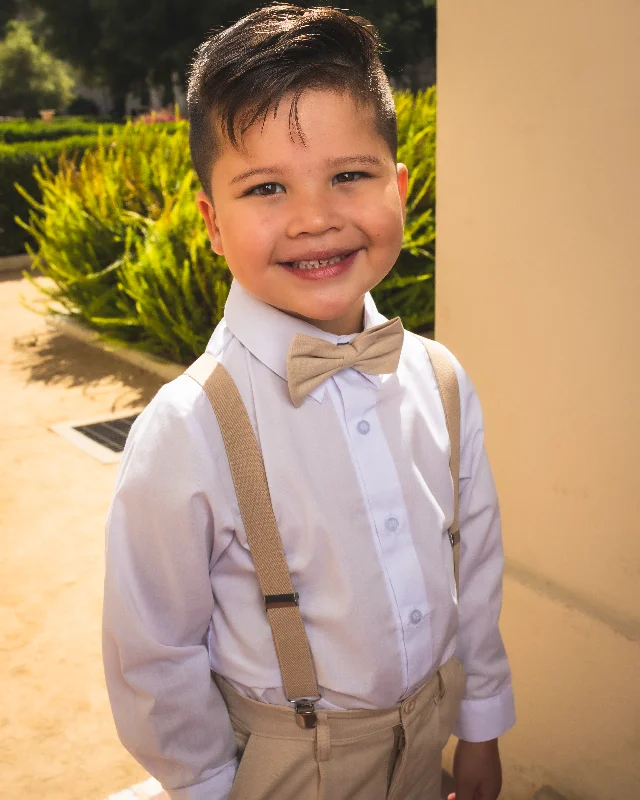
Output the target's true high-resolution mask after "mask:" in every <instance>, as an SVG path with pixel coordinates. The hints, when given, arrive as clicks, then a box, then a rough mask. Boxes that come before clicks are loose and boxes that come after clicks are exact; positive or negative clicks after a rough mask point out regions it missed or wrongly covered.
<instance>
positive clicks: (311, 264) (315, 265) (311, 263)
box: [293, 255, 346, 269]
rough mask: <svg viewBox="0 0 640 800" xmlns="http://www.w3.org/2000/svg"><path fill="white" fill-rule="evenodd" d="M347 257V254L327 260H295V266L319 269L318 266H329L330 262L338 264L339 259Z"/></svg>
mask: <svg viewBox="0 0 640 800" xmlns="http://www.w3.org/2000/svg"><path fill="white" fill-rule="evenodd" d="M345 258H346V255H344V256H334V257H333V258H330V259H328V260H327V261H296V262H294V264H293V266H294V267H297V268H298V269H318V267H328V266H329V265H330V264H337V263H338V262H339V261H343V260H344V259H345Z"/></svg>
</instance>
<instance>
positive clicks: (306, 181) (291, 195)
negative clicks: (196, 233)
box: [197, 90, 407, 334]
mask: <svg viewBox="0 0 640 800" xmlns="http://www.w3.org/2000/svg"><path fill="white" fill-rule="evenodd" d="M290 103H291V98H287V97H285V98H284V99H283V101H282V102H281V104H280V109H279V111H278V114H277V115H276V117H275V118H274V116H273V114H272V113H271V114H270V115H269V116H268V117H267V120H266V122H265V123H264V126H263V125H262V122H261V121H259V122H257V123H255V124H254V125H253V126H252V127H251V128H249V130H248V131H246V132H245V134H244V135H243V138H242V146H241V147H240V148H235V147H233V146H232V145H231V144H229V143H228V142H227V140H226V139H222V138H220V141H221V142H223V145H222V148H221V152H220V155H219V157H218V158H217V160H216V162H215V164H214V166H213V170H212V183H211V194H212V198H213V204H212V203H211V202H210V200H209V199H208V198H207V196H206V194H205V193H204V192H199V193H198V197H197V201H198V207H199V209H200V212H201V213H202V216H203V217H204V220H205V223H206V225H207V230H208V232H209V238H210V239H211V246H212V248H213V250H214V251H215V252H216V253H218V254H219V255H224V256H225V257H226V260H227V263H228V264H229V268H230V269H231V272H232V273H233V275H234V277H235V278H236V279H237V281H238V282H239V283H240V284H241V285H242V286H243V288H245V289H246V290H247V291H248V292H249V293H250V294H252V295H254V296H255V297H257V298H258V299H260V300H263V301H264V302H265V303H268V304H269V305H272V306H275V307H276V308H279V309H281V310H282V311H285V312H287V313H289V314H292V315H294V316H297V317H301V318H302V319H305V320H307V321H309V322H311V323H312V324H313V325H316V326H317V327H319V328H321V329H323V330H326V331H330V332H332V333H338V334H346V333H354V332H357V331H359V330H362V312H363V303H364V295H365V293H366V292H368V291H369V289H371V288H372V287H374V286H375V285H376V284H377V283H379V282H380V281H381V280H382V278H384V276H385V275H386V274H387V273H388V272H389V270H390V269H391V267H392V266H393V264H394V263H395V261H396V259H397V257H398V254H399V252H400V247H401V245H402V236H403V225H404V205H405V199H406V193H407V169H406V167H405V166H404V165H403V164H397V165H396V163H395V161H394V159H393V158H392V157H391V153H390V151H389V147H388V146H387V144H386V142H385V141H384V139H382V137H381V136H380V134H379V133H378V132H377V130H376V128H375V125H374V120H373V112H372V110H371V109H369V108H368V107H366V106H362V105H359V104H357V103H356V102H355V101H354V99H353V98H352V96H351V95H350V94H348V93H337V92H333V91H329V90H326V91H325V90H307V91H305V92H304V93H303V94H302V96H301V97H300V99H299V101H298V117H299V121H300V127H301V129H302V133H303V135H304V137H305V142H304V143H303V142H302V141H301V140H300V138H299V137H298V136H297V135H296V133H295V128H294V133H293V136H292V134H291V130H290V127H289V108H290ZM327 261H328V262H329V263H328V264H325V263H324V262H327Z"/></svg>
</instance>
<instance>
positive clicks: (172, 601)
mask: <svg viewBox="0 0 640 800" xmlns="http://www.w3.org/2000/svg"><path fill="white" fill-rule="evenodd" d="M384 321H385V318H384V317H383V316H382V315H380V314H379V313H378V312H377V310H376V308H375V304H374V302H373V300H372V298H371V296H370V295H367V297H366V301H365V328H369V327H372V326H373V325H378V324H380V323H381V322H384ZM297 333H306V334H309V335H311V336H316V337H320V338H323V339H326V340H328V341H330V342H334V343H336V344H340V343H344V342H348V341H350V340H351V339H352V338H353V336H335V335H333V334H329V333H325V332H323V331H321V330H319V329H317V328H315V327H313V326H311V325H309V324H307V323H305V322H302V321H301V320H298V319H296V318H294V317H291V316H288V315H287V314H284V313H283V312H281V311H278V310H277V309H275V308H273V307H271V306H268V305H266V304H265V303H262V302H261V301H259V300H257V299H255V298H254V297H252V296H251V295H250V294H248V293H247V292H246V291H245V290H244V289H242V288H241V287H240V285H239V284H238V283H237V282H234V283H233V285H232V288H231V292H230V295H229V299H228V302H227V305H226V308H225V316H224V320H223V321H222V322H220V324H219V325H218V326H217V328H216V329H215V331H214V333H213V336H212V337H211V340H210V341H209V344H208V346H207V352H209V353H211V354H212V355H214V356H215V357H216V358H217V359H218V360H219V361H220V362H221V363H222V364H223V365H224V366H225V367H226V368H227V370H228V371H229V372H230V374H231V376H232V377H233V379H234V381H235V382H236V384H237V386H238V389H239V391H240V394H241V396H242V399H243V401H244V403H245V405H246V408H247V411H248V414H249V418H250V420H251V422H252V425H253V427H254V430H255V433H256V435H257V438H258V441H259V443H260V447H261V450H262V453H263V457H264V462H265V468H266V474H267V479H268V483H269V490H270V493H271V498H272V502H273V508H274V512H275V517H276V521H277V523H278V528H279V531H280V536H281V538H282V543H283V547H284V552H285V555H286V559H287V564H288V566H289V571H290V573H291V578H292V581H293V585H294V588H295V589H296V591H297V592H298V593H299V595H300V610H301V613H302V617H303V620H304V625H305V629H306V632H307V636H308V638H309V644H310V647H311V652H312V654H313V660H314V665H315V669H316V674H317V679H318V685H319V688H320V693H321V695H322V700H321V701H320V702H319V703H318V706H319V707H321V708H329V709H353V708H369V709H373V708H386V707H389V706H392V705H394V704H396V703H398V702H399V701H400V700H402V699H403V698H404V697H405V696H406V695H408V694H409V693H411V692H412V691H414V690H415V689H416V688H417V687H418V686H419V685H420V684H421V683H423V682H424V681H425V679H426V678H428V677H429V676H431V675H432V674H433V673H434V671H435V670H437V668H438V667H439V666H440V665H441V664H443V663H444V662H445V661H446V660H447V659H448V658H450V657H451V656H452V655H454V654H455V655H456V657H457V658H458V659H459V660H460V661H461V662H462V664H463V666H464V667H465V669H466V671H467V675H468V679H467V685H466V691H465V696H464V699H463V701H462V707H461V710H460V715H459V719H458V722H457V725H456V729H455V731H454V733H455V734H456V735H457V736H459V737H460V738H463V739H466V740H469V741H483V740H487V739H492V738H494V737H497V736H500V735H502V734H503V733H504V732H505V731H507V730H508V729H509V728H510V727H511V726H512V725H513V724H514V722H515V712H514V704H513V694H512V688H511V679H510V671H509V665H508V662H507V657H506V654H505V651H504V647H503V643H502V639H501V636H500V633H499V630H498V617H499V613H500V606H501V580H502V568H503V556H502V541H501V532H500V518H499V510H498V501H497V497H496V492H495V488H494V483H493V479H492V476H491V471H490V469H489V464H488V462H487V457H486V453H485V449H484V438H483V423H482V413H481V409H480V404H479V402H478V398H477V395H476V394H475V391H474V389H473V387H472V385H471V383H470V381H469V379H468V377H467V375H466V374H465V372H464V371H463V369H462V368H461V367H460V365H459V364H458V362H457V361H455V359H454V364H455V367H456V372H457V375H458V379H459V383H460V391H461V407H462V434H461V443H462V449H461V464H460V490H461V491H460V532H461V551H460V599H459V603H458V602H457V601H456V597H455V584H454V577H453V557H452V550H451V545H450V543H449V539H448V535H447V532H448V528H449V525H450V524H451V521H452V518H453V488H452V480H451V475H450V472H449V442H448V436H447V429H446V426H445V419H444V412H443V409H442V405H441V401H440V397H439V394H438V389H437V386H436V382H435V378H434V375H433V371H432V369H431V366H430V362H429V360H428V357H427V354H426V351H425V349H424V346H423V344H422V343H421V342H420V341H419V340H418V339H417V338H416V337H415V336H413V335H411V334H409V333H405V337H404V344H403V349H402V354H401V358H400V363H399V366H398V370H397V372H396V373H394V374H390V375H382V376H368V375H363V374H361V373H359V372H357V371H355V370H353V369H346V370H343V371H342V372H339V373H338V374H336V375H335V376H333V377H332V378H330V379H328V380H326V381H325V382H324V383H323V384H321V385H320V386H319V387H318V388H316V389H315V390H314V391H312V392H311V394H310V395H309V396H308V397H307V398H306V399H305V400H304V401H303V403H302V405H301V406H300V407H299V408H295V407H294V406H293V404H292V403H291V400H290V398H289V394H288V389H287V382H286V367H285V362H286V356H287V351H288V349H289V345H290V343H291V340H292V339H293V337H294V336H295V334H297ZM104 662H105V672H106V679H107V686H108V689H109V696H110V700H111V705H112V709H113V714H114V717H115V721H116V726H117V728H118V732H119V735H120V738H121V740H122V742H123V744H124V745H125V747H126V748H127V749H128V750H129V751H130V752H131V753H132V754H133V756H134V757H135V758H136V759H137V760H138V761H139V762H140V763H141V764H142V765H143V766H144V767H146V768H147V769H148V771H149V772H150V773H151V774H152V775H154V776H155V777H156V778H158V780H160V782H161V783H162V784H163V786H164V787H165V788H166V789H167V790H168V791H169V795H170V797H171V798H172V799H173V800H223V798H226V797H227V796H228V794H229V791H230V788H231V783H232V781H233V776H234V773H235V769H236V744H235V739H234V736H233V731H232V728H231V723H230V720H229V717H228V715H227V713H226V708H225V705H224V702H223V700H222V698H221V695H220V693H219V691H218V689H217V687H216V686H215V684H214V683H213V681H212V679H211V675H210V670H214V671H215V672H217V673H219V674H220V675H223V676H224V677H225V678H227V680H229V681H230V682H231V683H232V685H233V686H235V687H236V689H238V690H239V691H240V692H242V693H244V694H246V695H248V696H250V697H252V698H254V699H257V700H261V701H263V702H266V703H277V704H282V705H287V701H286V698H285V696H284V693H283V689H282V681H281V677H280V670H279V667H278V661H277V658H276V653H275V648H274V645H273V640H272V637H271V629H270V627H269V623H268V621H267V617H266V614H265V611H264V601H263V598H262V595H261V592H260V588H259V585H258V580H257V577H256V573H255V570H254V567H253V562H252V558H251V554H250V552H249V548H248V545H247V538H246V534H245V531H244V527H243V524H242V519H241V517H240V512H239V509H238V505H237V500H236V496H235V491H234V487H233V482H232V479H231V473H230V470H229V466H228V463H227V459H226V455H225V450H224V445H223V442H222V437H221V433H220V429H219V427H218V424H217V420H216V418H215V415H214V413H213V411H212V409H211V406H210V404H209V401H208V399H207V397H206V395H205V394H204V392H203V390H202V389H201V387H200V386H199V385H198V384H197V383H196V382H195V381H194V380H193V379H191V378H190V377H187V376H185V375H182V376H180V377H178V378H176V379H175V380H174V381H172V382H171V383H168V384H167V385H165V386H163V387H162V389H160V391H159V392H158V394H157V395H156V396H155V397H154V398H153V400H152V401H151V403H150V404H149V405H148V406H147V408H145V410H144V411H143V412H142V414H141V415H140V416H139V418H138V419H137V420H136V422H135V424H134V426H133V428H132V429H131V433H130V435H129V438H128V441H127V445H126V448H125V451H124V454H123V458H122V462H121V465H120V469H119V473H118V478H117V484H116V489H115V494H114V497H113V502H112V505H111V509H110V512H109V517H108V523H107V566H106V581H105V602H104Z"/></svg>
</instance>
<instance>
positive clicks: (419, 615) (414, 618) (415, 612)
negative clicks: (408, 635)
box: [409, 608, 422, 625]
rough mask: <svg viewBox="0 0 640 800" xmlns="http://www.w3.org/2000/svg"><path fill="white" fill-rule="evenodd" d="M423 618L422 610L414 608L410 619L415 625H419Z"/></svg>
mask: <svg viewBox="0 0 640 800" xmlns="http://www.w3.org/2000/svg"><path fill="white" fill-rule="evenodd" d="M421 619H422V612H421V611H418V609H417V608H414V609H413V611H412V612H411V613H410V614H409V620H410V621H411V622H412V624H413V625H417V624H418V623H419V622H420V620H421Z"/></svg>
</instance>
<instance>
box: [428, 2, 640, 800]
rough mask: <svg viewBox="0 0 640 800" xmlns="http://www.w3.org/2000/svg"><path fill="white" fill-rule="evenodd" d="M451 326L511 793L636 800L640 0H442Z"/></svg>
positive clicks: (444, 241)
mask: <svg viewBox="0 0 640 800" xmlns="http://www.w3.org/2000/svg"><path fill="white" fill-rule="evenodd" d="M438 103H439V111H438V250H437V308H436V335H437V338H439V339H440V340H441V341H443V342H444V343H445V344H446V345H447V346H449V347H450V348H451V349H452V350H453V351H454V352H455V353H456V355H457V356H458V357H459V358H460V360H461V361H462V363H463V364H464V366H465V367H466V369H467V370H468V372H469V373H470V375H471V377H472V379H473V381H474V383H475V385H476V387H477V389H478V391H479V393H480V396H481V399H482V402H483V407H484V411H485V419H486V431H487V447H488V450H489V455H490V458H491V462H492V465H493V469H494V473H495V476H496V482H497V484H498V490H499V493H500V497H501V504H502V512H503V522H504V540H505V551H506V559H507V569H506V576H505V601H504V612H503V617H502V627H503V632H504V636H505V640H506V643H507V647H508V650H509V652H510V655H511V660H512V664H513V672H514V686H515V689H516V692H517V697H516V700H517V709H518V716H519V721H518V725H517V727H516V728H515V729H514V730H513V731H512V732H511V733H509V734H508V735H507V736H506V737H505V738H504V741H503V745H502V749H503V754H504V760H505V791H504V794H503V796H504V797H505V798H506V800H510V799H511V798H514V799H515V798H518V799H519V798H521V797H522V798H525V797H530V796H531V792H532V790H533V789H534V788H537V787H539V786H540V785H541V784H543V783H547V784H550V785H552V786H554V787H555V788H556V789H557V790H558V791H561V792H562V793H563V794H564V795H566V796H567V797H571V798H573V797H575V798H580V800H588V799H589V800H590V799H591V798H593V800H609V798H611V800H613V799H614V798H615V800H638V798H640V535H639V525H640V523H639V519H640V469H639V461H640V372H639V370H640V331H639V328H640V2H638V0H560V1H559V0H536V2H531V0H483V2H462V0H441V2H440V4H439V43H438Z"/></svg>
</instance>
